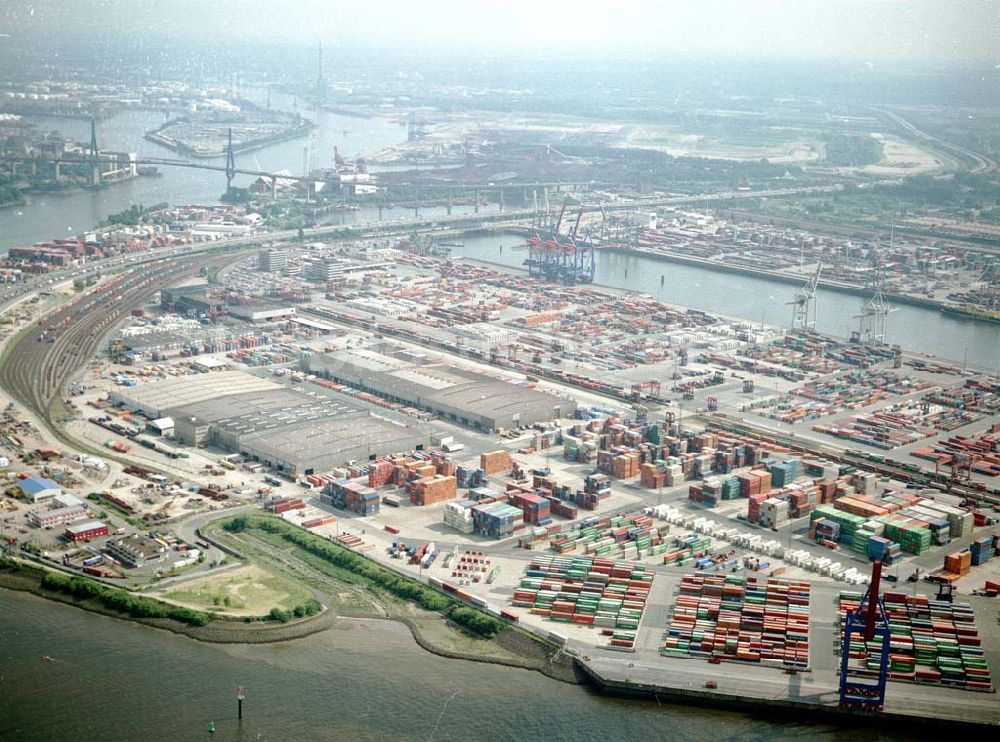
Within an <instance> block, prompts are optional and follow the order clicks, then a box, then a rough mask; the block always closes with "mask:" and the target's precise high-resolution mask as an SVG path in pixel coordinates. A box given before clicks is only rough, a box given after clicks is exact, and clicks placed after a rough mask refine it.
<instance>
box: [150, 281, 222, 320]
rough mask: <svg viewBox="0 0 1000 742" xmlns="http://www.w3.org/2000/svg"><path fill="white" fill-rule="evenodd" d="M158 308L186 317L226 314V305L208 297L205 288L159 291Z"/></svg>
mask: <svg viewBox="0 0 1000 742" xmlns="http://www.w3.org/2000/svg"><path fill="white" fill-rule="evenodd" d="M160 308H161V309H164V310H168V311H173V312H176V313H177V314H183V315H188V316H201V315H204V316H210V315H216V314H225V313H226V309H227V307H226V304H225V302H223V301H220V300H218V299H213V298H210V297H209V296H208V290H207V289H206V287H205V286H182V287H179V288H164V289H160Z"/></svg>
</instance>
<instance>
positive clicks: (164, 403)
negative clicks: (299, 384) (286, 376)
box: [110, 371, 282, 423]
mask: <svg viewBox="0 0 1000 742" xmlns="http://www.w3.org/2000/svg"><path fill="white" fill-rule="evenodd" d="M281 388H282V387H281V385H280V384H276V383H275V382H273V381H268V380H267V379H260V378H258V377H256V376H251V375H249V374H245V373H242V372H240V371H217V372H215V373H211V374H197V375H193V376H177V377H174V378H172V379H165V380H163V381H153V382H150V383H148V384H141V385H139V386H133V387H121V388H118V389H114V390H112V392H111V394H110V401H111V404H114V405H118V406H119V407H124V408H126V409H128V410H132V411H133V412H139V413H141V414H143V415H145V416H146V417H148V418H149V419H150V420H156V419H159V418H164V417H172V416H171V415H170V414H169V413H168V412H167V410H171V409H174V408H177V407H186V406H188V405H193V404H198V403H199V402H205V401H208V400H215V399H218V398H220V397H225V396H228V395H232V394H244V393H247V392H259V391H266V390H272V389H281ZM175 423H176V418H175Z"/></svg>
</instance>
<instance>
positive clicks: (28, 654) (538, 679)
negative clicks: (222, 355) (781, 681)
mask: <svg viewBox="0 0 1000 742" xmlns="http://www.w3.org/2000/svg"><path fill="white" fill-rule="evenodd" d="M46 655H48V656H51V657H53V658H54V660H55V661H54V662H45V661H43V660H42V657H43V656H46ZM237 686H243V687H245V688H246V693H247V700H246V701H245V705H244V720H243V723H242V725H239V724H238V723H237V718H236V700H235V689H236V687H237ZM0 688H2V691H0V740H2V741H3V742H7V741H8V740H9V741H10V742H15V740H16V742H31V741H33V740H44V741H45V742H54V741H57V740H70V739H74V740H87V741H88V742H98V741H99V740H115V741H116V742H117V741H130V740H136V741H140V740H193V739H208V738H209V734H208V732H207V729H208V724H209V722H212V721H214V722H215V726H216V734H215V735H214V737H213V738H214V739H217V740H246V741H247V742H249V741H250V740H277V741H280V742H289V741H295V740H338V741H341V742H354V741H355V740H358V741H363V740H379V741H384V740H387V739H393V740H436V741H439V742H444V741H445V740H456V741H457V740H472V739H480V740H573V742H578V741H585V740H608V741H616V740H709V739H711V740H768V739H790V738H795V737H800V738H806V737H814V736H816V735H817V734H820V735H822V736H824V737H827V738H830V739H843V740H854V739H858V740H860V739H878V738H879V735H878V733H876V732H873V731H871V730H860V729H859V730H853V731H849V732H845V731H842V732H834V731H832V730H830V729H829V728H828V727H820V726H812V725H805V724H798V723H791V722H771V721H766V720H761V719H755V718H751V717H748V716H745V715H742V714H736V713H726V712H720V711H709V710H705V709H697V708H693V707H692V708H688V707H684V706H676V705H672V704H662V705H661V704H657V703H653V702H645V701H623V700H617V699H613V698H607V697H604V696H600V695H597V694H595V693H593V692H592V691H590V690H588V689H586V688H582V687H579V686H572V685H567V684H565V683H560V682H557V681H554V680H550V679H548V678H545V677H544V676H542V675H540V674H538V673H536V672H531V671H527V670H517V669H512V668H505V667H498V666H493V665H485V664H479V663H473V662H464V661H460V660H447V659H443V658H440V657H437V656H435V655H432V654H429V653H428V652H425V651H424V650H423V649H421V648H420V647H418V646H417V644H416V643H415V642H414V641H413V639H412V637H411V636H410V634H409V631H408V630H407V629H406V628H405V627H404V626H402V625H401V624H396V623H390V622H386V621H344V622H343V624H342V626H341V627H340V628H334V629H330V630H328V631H324V632H321V633H319V634H316V635H314V636H312V637H307V638H305V639H298V640H294V641H290V642H283V643H280V644H272V645H221V644H202V643H199V642H196V641H193V640H191V639H188V638H186V637H179V636H176V635H173V634H169V633H167V632H164V631H160V630H157V629H151V628H148V627H146V626H142V625H139V624H134V623H130V622H126V621H118V620H115V619H111V618H106V617H104V616H98V615H94V614H90V613H87V612H85V611H81V610H79V609H76V608H72V607H70V606H65V605H62V604H58V603H50V602H48V601H45V600H42V599H40V598H36V597H34V596H31V595H26V594H23V593H15V592H11V591H7V590H0ZM882 738H885V739H891V738H892V737H882Z"/></svg>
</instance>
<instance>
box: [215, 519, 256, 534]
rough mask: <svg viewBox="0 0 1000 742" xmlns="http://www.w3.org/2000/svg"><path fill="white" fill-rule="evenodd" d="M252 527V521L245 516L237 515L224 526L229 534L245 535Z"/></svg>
mask: <svg viewBox="0 0 1000 742" xmlns="http://www.w3.org/2000/svg"><path fill="white" fill-rule="evenodd" d="M249 527H250V519H249V518H248V517H246V516H245V515H237V516H236V517H235V518H232V519H231V520H227V521H226V522H225V523H223V524H222V528H223V529H224V530H226V531H229V533H243V532H244V531H245V530H246V529H247V528H249Z"/></svg>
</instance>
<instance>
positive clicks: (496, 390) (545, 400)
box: [429, 381, 561, 416]
mask: <svg viewBox="0 0 1000 742" xmlns="http://www.w3.org/2000/svg"><path fill="white" fill-rule="evenodd" d="M429 398H430V399H432V400H434V401H435V402H439V403H441V404H446V405H450V406H452V407H456V408H461V409H465V410H468V411H469V412H473V413H476V414H479V415H483V416H497V415H506V414H517V413H518V412H520V411H521V410H523V409H524V408H525V407H530V406H532V405H554V404H556V403H558V402H560V401H561V400H560V399H559V398H558V397H553V396H552V395H550V394H546V393H544V392H539V391H536V390H534V389H528V388H527V387H523V386H517V385H516V384H508V383H507V382H506V381H494V382H485V383H479V384H469V383H466V384H463V385H461V386H454V387H451V388H449V389H442V390H441V391H438V392H434V393H433V394H431V395H429Z"/></svg>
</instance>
